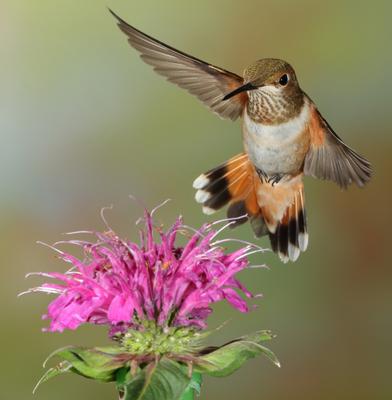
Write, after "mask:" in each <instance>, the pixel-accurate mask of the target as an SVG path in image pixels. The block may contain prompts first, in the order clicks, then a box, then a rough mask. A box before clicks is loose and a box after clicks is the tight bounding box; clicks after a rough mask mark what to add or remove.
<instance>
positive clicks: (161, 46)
mask: <svg viewBox="0 0 392 400" xmlns="http://www.w3.org/2000/svg"><path fill="white" fill-rule="evenodd" d="M110 11H111V10H110ZM111 13H112V14H113V16H114V17H115V18H116V19H117V23H118V26H119V28H120V29H121V30H122V31H123V32H124V33H125V35H126V36H127V37H128V42H129V44H130V45H131V46H132V47H133V48H135V49H136V50H137V51H138V52H139V53H140V56H141V58H142V59H143V61H145V62H146V63H147V64H150V65H151V66H152V67H153V69H154V70H155V71H156V72H157V73H158V74H160V75H163V76H164V77H165V78H167V79H168V80H169V81H170V82H173V83H174V84H176V85H178V86H179V87H181V88H183V89H185V90H187V91H188V92H189V93H191V94H193V95H194V96H196V97H197V98H198V99H199V100H200V101H201V102H203V103H204V104H205V105H206V106H207V107H208V108H209V109H210V110H211V111H212V112H214V113H215V114H217V115H218V116H219V117H221V118H222V119H230V120H232V121H235V120H237V119H238V118H241V119H242V121H241V130H242V139H243V151H242V152H241V153H239V154H237V155H235V156H234V157H232V158H230V159H229V160H228V161H226V162H224V163H222V164H220V165H219V166H217V167H215V168H212V169H210V170H209V171H207V172H205V173H203V174H201V175H200V176H199V177H197V178H196V179H195V181H194V182H193V187H194V189H196V195H195V199H196V201H197V202H198V203H201V204H202V210H203V212H204V213H205V214H212V213H214V212H216V211H217V210H219V209H221V208H223V207H225V206H227V217H228V218H229V219H230V221H231V227H234V226H238V225H240V224H243V223H245V222H247V221H249V222H250V225H251V227H252V229H253V232H254V234H255V236H256V237H262V236H269V239H270V242H271V247H272V250H273V251H274V252H275V253H277V254H278V256H279V257H280V259H281V260H282V261H283V262H287V261H289V260H290V261H296V260H297V259H298V257H299V255H300V253H301V252H304V251H305V250H306V249H307V247H308V231H307V222H306V213H305V200H304V199H305V197H304V184H303V177H304V176H312V177H314V178H318V179H322V180H331V181H333V182H335V183H337V184H338V185H339V186H340V187H341V188H344V189H345V188H347V187H348V186H349V185H350V184H351V183H355V184H356V185H357V186H360V187H362V186H364V184H365V183H366V182H367V181H369V179H370V177H371V172H372V170H371V165H370V163H369V161H367V160H366V159H365V158H364V157H362V156H360V155H359V154H358V153H356V152H355V151H354V150H353V149H351V148H350V147H349V146H347V145H346V144H345V143H344V142H343V140H342V139H341V138H340V137H339V136H338V135H337V134H336V133H335V132H334V130H333V129H332V128H331V126H330V125H329V124H328V122H327V121H326V120H325V119H324V118H323V116H322V115H321V114H320V112H319V111H318V109H317V107H316V105H315V104H314V102H313V101H312V100H311V99H310V97H309V96H308V95H307V94H306V93H305V92H304V91H303V90H302V89H301V87H300V86H299V83H298V79H297V76H296V74H295V71H294V69H293V67H292V66H291V65H290V64H289V63H288V62H286V61H283V60H280V59H275V58H263V59H260V60H258V61H256V62H255V63H253V64H251V65H250V66H249V67H247V68H246V69H245V70H244V73H243V76H242V77H241V76H239V75H237V74H235V73H233V72H230V71H227V70H225V69H223V68H220V67H217V66H215V65H212V64H209V63H207V62H205V61H202V60H200V59H198V58H195V57H193V56H191V55H189V54H186V53H184V52H182V51H179V50H176V49H175V48H173V47H171V46H169V45H167V44H165V43H163V42H161V41H159V40H157V39H154V38H153V37H151V36H149V35H147V34H145V33H143V32H141V31H139V30H138V29H136V28H134V27H133V26H131V25H129V24H128V23H127V22H125V21H124V20H123V19H121V18H120V17H119V16H118V15H116V14H115V13H114V12H112V11H111Z"/></svg>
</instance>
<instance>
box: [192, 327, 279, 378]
mask: <svg viewBox="0 0 392 400" xmlns="http://www.w3.org/2000/svg"><path fill="white" fill-rule="evenodd" d="M272 338H273V335H272V334H271V332H269V331H260V332H256V333H253V334H250V335H246V336H243V337H241V338H239V339H236V340H234V341H232V342H229V343H227V344H226V345H223V346H222V347H219V348H218V349H216V350H214V351H212V352H210V353H208V354H206V355H203V356H201V357H199V361H200V362H198V364H197V365H195V367H194V370H195V371H197V372H200V373H205V374H208V375H212V376H227V375H230V374H232V373H233V372H234V371H236V370H237V369H239V368H240V367H241V366H242V365H243V364H244V363H245V362H246V361H247V360H249V359H251V358H254V357H256V356H258V355H261V354H264V355H265V356H266V357H268V358H269V359H270V360H271V361H272V362H273V363H274V364H275V365H277V366H278V367H280V363H279V360H278V359H277V358H276V356H275V354H274V353H273V352H272V351H271V350H270V349H268V348H267V347H264V346H262V345H261V344H260V343H261V342H264V341H266V340H270V339H272Z"/></svg>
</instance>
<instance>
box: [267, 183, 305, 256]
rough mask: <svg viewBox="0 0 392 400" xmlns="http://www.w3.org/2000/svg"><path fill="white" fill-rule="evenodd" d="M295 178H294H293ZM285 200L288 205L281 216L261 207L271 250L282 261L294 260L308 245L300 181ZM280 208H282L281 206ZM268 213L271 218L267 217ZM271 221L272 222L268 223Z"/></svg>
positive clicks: (272, 207)
mask: <svg viewBox="0 0 392 400" xmlns="http://www.w3.org/2000/svg"><path fill="white" fill-rule="evenodd" d="M294 179H296V178H294ZM285 202H286V204H287V203H288V206H287V208H286V210H285V211H284V214H283V217H282V218H279V215H276V214H275V216H274V215H273V214H271V213H268V210H267V209H265V207H263V209H264V210H265V211H264V215H265V220H266V223H267V226H268V229H269V232H268V235H269V238H270V242H271V247H272V250H273V251H274V252H275V253H277V254H278V255H279V258H280V259H281V260H282V261H283V262H287V261H289V260H290V261H296V260H297V259H298V257H299V255H300V254H301V252H303V251H305V250H306V249H307V247H308V237H309V236H308V232H307V226H306V212H305V202H304V193H303V185H302V183H301V185H300V187H299V189H297V190H296V191H294V192H291V193H288V195H287V196H286V199H285V200H283V204H284V203H285ZM276 209H277V207H276V206H275V207H274V206H273V205H272V206H271V207H270V209H269V211H271V210H275V211H276ZM281 209H282V208H281ZM268 214H270V217H272V219H271V220H268V219H267V215H268ZM270 222H272V224H270Z"/></svg>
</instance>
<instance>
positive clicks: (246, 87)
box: [222, 82, 257, 101]
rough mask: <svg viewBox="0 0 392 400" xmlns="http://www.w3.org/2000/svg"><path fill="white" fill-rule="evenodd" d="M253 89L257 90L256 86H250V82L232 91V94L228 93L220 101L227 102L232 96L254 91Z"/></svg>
mask: <svg viewBox="0 0 392 400" xmlns="http://www.w3.org/2000/svg"><path fill="white" fill-rule="evenodd" d="M254 89H257V86H254V85H252V84H251V83H250V82H249V83H245V85H242V86H240V87H238V88H237V89H234V90H233V91H232V92H230V93H228V94H227V95H226V96H225V97H224V98H223V99H222V101H225V100H229V99H230V98H232V97H233V96H236V95H237V94H239V93H242V92H247V91H248V90H254Z"/></svg>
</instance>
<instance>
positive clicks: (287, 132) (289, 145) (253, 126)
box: [243, 102, 310, 175]
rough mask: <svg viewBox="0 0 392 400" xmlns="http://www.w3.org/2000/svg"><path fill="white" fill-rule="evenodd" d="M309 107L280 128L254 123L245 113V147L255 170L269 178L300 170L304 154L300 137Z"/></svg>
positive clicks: (278, 126) (303, 108)
mask: <svg viewBox="0 0 392 400" xmlns="http://www.w3.org/2000/svg"><path fill="white" fill-rule="evenodd" d="M309 111H310V107H309V104H308V102H305V103H304V105H303V107H302V110H301V112H300V114H299V115H298V116H297V117H295V118H293V119H291V120H290V121H289V122H285V123H282V124H279V125H265V124H262V123H259V122H255V121H253V120H252V119H251V118H250V117H249V115H248V113H247V112H246V110H245V113H244V121H243V134H244V146H245V150H246V152H247V153H248V155H249V158H250V159H251V160H252V162H253V163H254V164H255V166H256V167H257V168H259V169H261V170H262V171H264V172H265V173H266V174H268V175H274V174H278V173H282V174H284V173H288V174H290V173H292V172H293V171H295V170H297V169H298V168H299V164H300V163H302V160H299V153H302V152H303V150H302V149H303V141H302V140H301V138H302V135H303V134H304V132H305V128H306V125H307V123H308V121H309Z"/></svg>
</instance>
